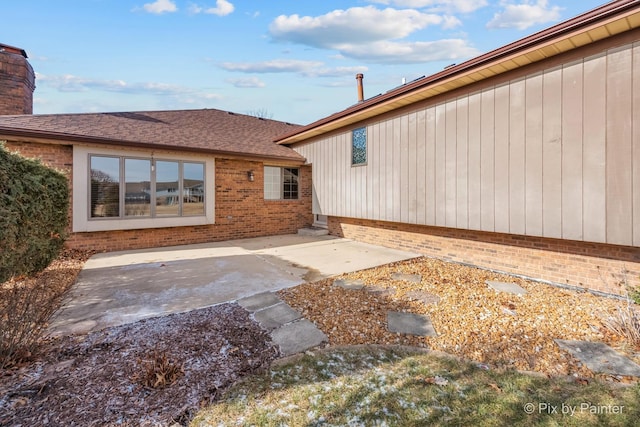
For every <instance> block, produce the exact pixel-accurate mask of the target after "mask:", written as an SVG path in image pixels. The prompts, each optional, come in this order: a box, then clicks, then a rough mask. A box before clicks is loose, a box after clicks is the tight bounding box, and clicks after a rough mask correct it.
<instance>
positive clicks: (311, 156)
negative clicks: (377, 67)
mask: <svg viewBox="0 0 640 427" xmlns="http://www.w3.org/2000/svg"><path fill="white" fill-rule="evenodd" d="M362 125H366V128H367V142H368V147H367V149H368V153H367V160H368V162H367V164H366V165H363V166H355V167H352V166H351V130H352V129H353V128H356V127H358V126H362ZM362 125H353V126H350V127H349V128H345V129H343V131H340V132H338V133H333V134H330V135H328V136H327V135H325V136H323V137H319V138H314V139H312V140H311V142H307V143H302V144H296V145H294V148H295V150H296V151H298V152H299V153H300V154H302V155H303V156H305V157H306V158H307V161H308V162H309V163H311V164H313V183H314V194H315V198H314V206H313V209H314V213H315V214H322V215H329V216H336V217H351V218H362V219H370V220H382V221H391V222H400V223H410V224H421V225H432V226H442V227H453V228H459V229H471V230H481V231H490V232H500V233H509V234H521V235H530V236H542V237H549V238H560V239H570V240H578V241H590V242H602V243H609V244H616V245H627V246H640V42H633V43H627V44H625V45H623V46H617V47H614V48H610V49H608V50H606V51H604V52H600V53H597V54H592V55H590V56H587V57H584V58H579V59H577V60H576V59H575V58H574V59H571V60H570V61H568V62H564V63H560V64H559V65H554V66H552V67H549V68H545V69H541V70H538V71H535V72H532V73H531V74H527V75H526V76H520V77H516V78H514V79H512V80H509V81H506V82H502V83H500V84H495V85H493V86H489V87H484V88H482V89H479V90H476V91H475V92H472V93H467V94H464V93H463V94H460V93H458V94H457V96H456V97H455V98H454V97H451V98H449V99H446V98H444V99H443V98H439V99H438V100H437V101H434V102H433V103H431V104H429V103H426V104H425V103H423V104H421V106H420V107H416V108H414V109H412V110H406V111H403V112H402V113H399V114H398V115H396V116H388V117H382V118H378V119H377V120H375V119H370V120H369V121H367V122H364V124H362ZM634 225H635V226H634Z"/></svg>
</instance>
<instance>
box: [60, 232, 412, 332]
mask: <svg viewBox="0 0 640 427" xmlns="http://www.w3.org/2000/svg"><path fill="white" fill-rule="evenodd" d="M417 256H418V254H414V253H410V252H403V251H398V250H394V249H388V248H384V247H380V246H374V245H369V244H364V243H358V242H354V241H352V240H348V239H340V238H336V237H333V236H298V235H295V234H292V235H285V236H272V237H261V238H254V239H242V240H231V241H225V242H214V243H206V244H198V245H187V246H174V247H165V248H152V249H143V250H135V251H123V252H111V253H104V254H97V255H95V256H93V257H92V258H91V259H89V261H87V263H86V264H85V266H84V268H83V270H82V271H81V273H80V274H79V276H78V279H77V280H76V284H75V285H74V286H73V288H72V291H71V293H70V300H69V301H68V303H66V304H65V305H64V306H63V308H62V309H61V310H60V311H59V312H58V313H57V315H56V317H55V319H54V321H53V322H52V325H51V327H50V330H49V332H50V334H51V335H68V334H81V333H88V332H91V331H95V330H100V329H103V328H106V327H109V326H116V325H122V324H126V323H132V322H135V321H138V320H141V319H144V318H149V317H156V316H163V315H166V314H170V313H177V312H185V311H190V310H193V309H196V308H204V307H208V306H211V305H215V304H220V303H223V302H228V301H236V300H239V299H242V298H245V297H248V296H251V295H255V294H261V293H265V292H273V291H277V290H280V289H283V288H287V287H292V286H296V285H299V284H301V283H304V282H307V281H315V280H319V279H322V278H325V277H330V276H333V275H338V274H343V273H348V272H352V271H356V270H360V269H365V268H371V267H375V266H378V265H382V264H387V263H390V262H395V261H401V260H405V259H409V258H414V257H417Z"/></svg>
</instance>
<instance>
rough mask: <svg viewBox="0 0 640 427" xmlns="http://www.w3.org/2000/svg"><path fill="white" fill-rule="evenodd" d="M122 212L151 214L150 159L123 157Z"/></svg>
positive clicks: (139, 214) (138, 214) (126, 213)
mask: <svg viewBox="0 0 640 427" xmlns="http://www.w3.org/2000/svg"><path fill="white" fill-rule="evenodd" d="M124 214H125V216H151V161H150V160H141V159H125V161H124Z"/></svg>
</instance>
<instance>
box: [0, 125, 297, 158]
mask: <svg viewBox="0 0 640 427" xmlns="http://www.w3.org/2000/svg"><path fill="white" fill-rule="evenodd" d="M3 136H19V137H23V138H38V139H42V140H51V141H57V142H68V143H85V144H104V145H126V146H128V147H135V148H147V149H156V150H167V151H176V150H180V151H187V152H190V153H206V154H217V155H222V156H229V157H236V158H243V159H255V160H280V161H286V162H292V163H300V164H304V163H305V162H306V159H305V158H304V157H303V156H301V155H299V154H298V156H299V158H294V157H285V156H273V155H265V154H252V153H243V152H240V151H225V150H212V149H206V148H197V147H196V148H194V147H171V146H167V145H162V144H147V143H142V142H136V141H126V140H115V139H110V138H101V137H95V136H94V137H91V136H81V135H73V134H66V133H61V132H51V131H38V130H25V129H16V128H11V127H5V126H0V140H1V139H2V137H3ZM294 153H295V151H294ZM296 154H297V153H296Z"/></svg>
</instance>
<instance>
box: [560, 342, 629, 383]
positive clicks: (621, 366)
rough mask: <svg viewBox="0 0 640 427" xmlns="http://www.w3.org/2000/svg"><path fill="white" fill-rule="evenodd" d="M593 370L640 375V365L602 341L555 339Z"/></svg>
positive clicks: (605, 372)
mask: <svg viewBox="0 0 640 427" xmlns="http://www.w3.org/2000/svg"><path fill="white" fill-rule="evenodd" d="M554 341H555V342H556V344H558V346H560V348H561V349H563V350H566V351H568V352H569V353H571V355H572V356H574V357H575V358H576V359H578V360H579V361H580V362H582V363H583V364H585V365H586V366H587V368H589V369H590V370H591V371H593V372H599V373H603V374H611V375H623V376H632V377H640V366H638V365H637V364H636V363H634V362H633V361H632V360H630V359H628V358H626V357H624V356H622V355H621V354H619V353H617V352H616V351H615V350H613V349H612V348H611V347H609V346H608V345H606V344H604V343H600V342H590V341H572V340H561V339H555V340H554Z"/></svg>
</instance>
